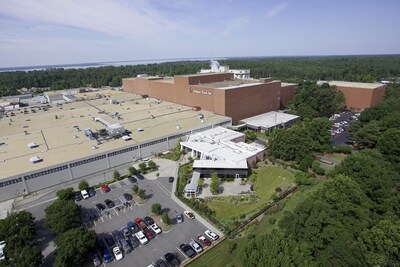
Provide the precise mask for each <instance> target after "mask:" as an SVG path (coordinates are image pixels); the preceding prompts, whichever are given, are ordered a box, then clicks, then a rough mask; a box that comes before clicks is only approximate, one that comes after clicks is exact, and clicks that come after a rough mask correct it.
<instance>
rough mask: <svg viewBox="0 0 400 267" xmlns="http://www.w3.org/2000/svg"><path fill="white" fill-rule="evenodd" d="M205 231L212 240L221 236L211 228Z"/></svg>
mask: <svg viewBox="0 0 400 267" xmlns="http://www.w3.org/2000/svg"><path fill="white" fill-rule="evenodd" d="M204 233H205V234H206V236H207V237H209V238H211V239H212V240H217V239H218V238H219V236H218V235H217V234H216V233H214V232H213V231H211V230H206V231H205V232H204Z"/></svg>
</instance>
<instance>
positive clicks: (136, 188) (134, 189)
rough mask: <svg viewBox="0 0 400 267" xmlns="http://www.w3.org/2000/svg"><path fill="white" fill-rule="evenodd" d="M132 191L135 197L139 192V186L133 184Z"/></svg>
mask: <svg viewBox="0 0 400 267" xmlns="http://www.w3.org/2000/svg"><path fill="white" fill-rule="evenodd" d="M132 191H133V193H135V194H136V195H137V193H138V192H139V186H138V185H137V184H134V185H133V186H132Z"/></svg>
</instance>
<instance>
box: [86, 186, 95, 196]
mask: <svg viewBox="0 0 400 267" xmlns="http://www.w3.org/2000/svg"><path fill="white" fill-rule="evenodd" d="M88 194H89V197H94V196H95V195H96V190H94V189H93V188H89V190H88Z"/></svg>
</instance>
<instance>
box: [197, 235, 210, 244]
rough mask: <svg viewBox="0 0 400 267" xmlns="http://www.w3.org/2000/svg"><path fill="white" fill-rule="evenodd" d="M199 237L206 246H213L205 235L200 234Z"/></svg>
mask: <svg viewBox="0 0 400 267" xmlns="http://www.w3.org/2000/svg"><path fill="white" fill-rule="evenodd" d="M197 238H198V239H199V241H200V242H201V243H202V244H203V245H204V246H207V247H208V246H211V241H210V240H209V239H208V238H207V237H205V236H204V235H199V236H198V237H197Z"/></svg>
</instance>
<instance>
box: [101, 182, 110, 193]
mask: <svg viewBox="0 0 400 267" xmlns="http://www.w3.org/2000/svg"><path fill="white" fill-rule="evenodd" d="M101 190H102V191H103V192H104V193H107V192H110V191H111V189H110V187H109V186H108V185H106V184H102V185H101Z"/></svg>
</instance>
